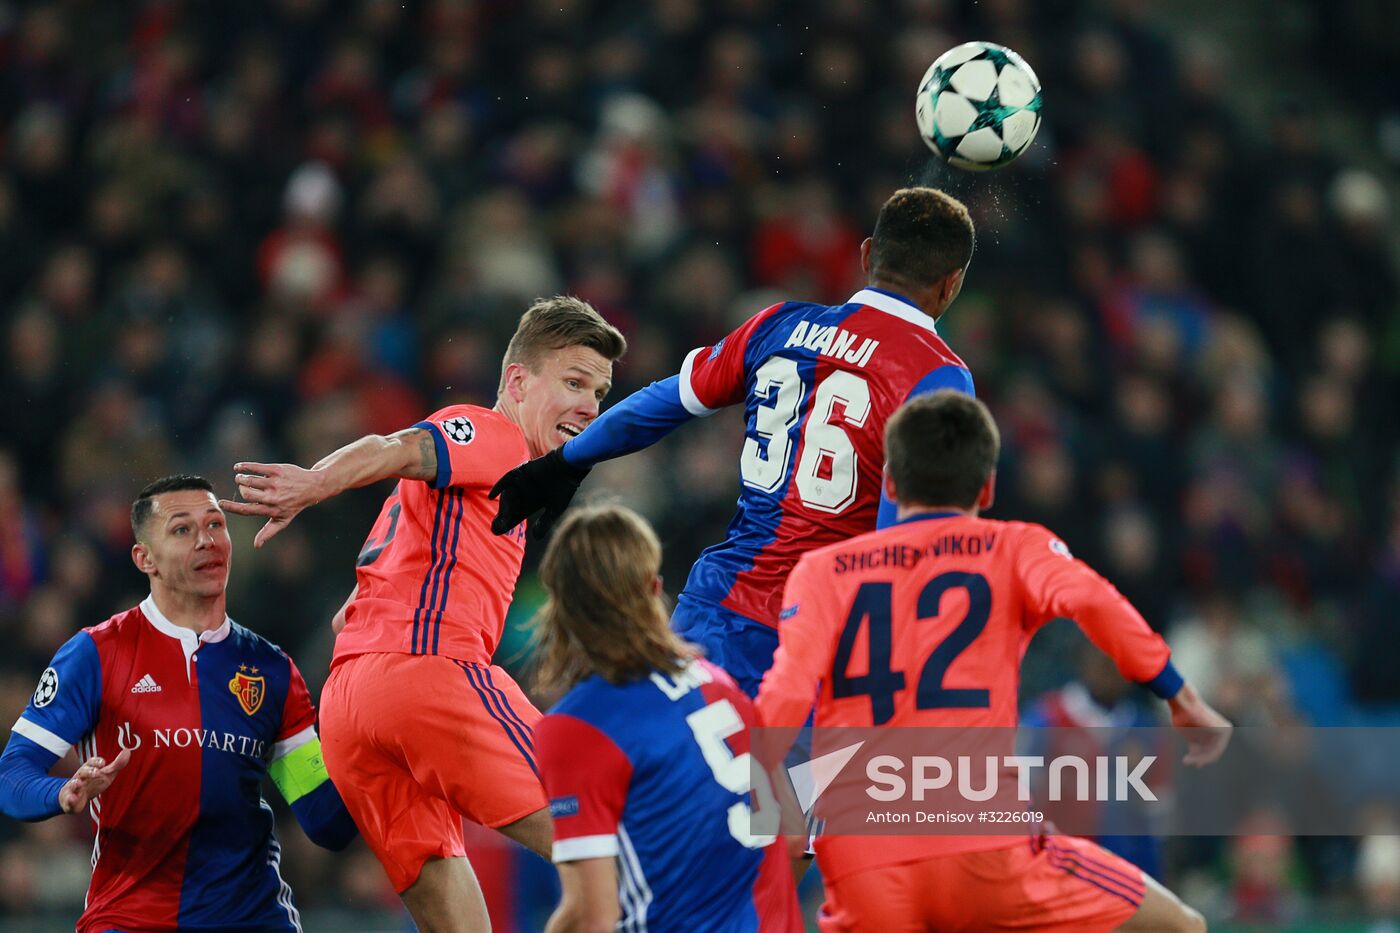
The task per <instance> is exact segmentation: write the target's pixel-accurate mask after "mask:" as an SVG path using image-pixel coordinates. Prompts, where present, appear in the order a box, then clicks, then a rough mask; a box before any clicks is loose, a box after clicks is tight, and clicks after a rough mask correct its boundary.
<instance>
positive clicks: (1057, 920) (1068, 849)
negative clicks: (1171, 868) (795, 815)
mask: <svg viewBox="0 0 1400 933" xmlns="http://www.w3.org/2000/svg"><path fill="white" fill-rule="evenodd" d="M826 891H827V899H826V903H825V904H824V905H823V906H822V912H821V917H820V921H821V929H822V931H823V933H905V931H909V933H915V931H918V933H922V931H924V930H939V931H940V933H942V931H948V933H951V931H957V930H1018V931H1022V933H1024V931H1027V930H1037V931H1063V933H1072V931H1092V930H1113V929H1116V928H1117V927H1118V926H1120V925H1121V924H1122V923H1123V922H1124V921H1126V920H1127V919H1128V918H1129V917H1131V916H1132V915H1133V914H1135V913H1136V912H1137V909H1138V905H1140V904H1141V903H1142V898H1143V895H1144V893H1145V885H1144V882H1143V877H1142V871H1141V869H1139V868H1137V867H1136V866H1134V865H1132V864H1131V863H1129V862H1127V861H1124V860H1123V859H1121V858H1119V857H1118V856H1116V855H1114V854H1112V853H1111V852H1108V851H1106V850H1104V849H1103V848H1101V847H1099V846H1098V845H1095V844H1094V843H1092V842H1089V841H1088V840H1086V839H1078V838H1075V837H1073V836H1040V837H1032V838H1030V839H1029V840H1028V844H1026V845H1014V846H1010V847H1008V848H1004V849H988V850H984V851H981V852H963V853H959V854H956V855H944V856H939V857H937V858H931V859H925V860H923V861H920V862H906V863H904V864H902V865H890V866H888V867H885V868H873V869H870V870H868V871H861V872H857V873H855V874H854V875H847V876H846V877H844V878H841V879H840V880H838V881H835V882H832V883H830V884H828V885H827V889H826Z"/></svg>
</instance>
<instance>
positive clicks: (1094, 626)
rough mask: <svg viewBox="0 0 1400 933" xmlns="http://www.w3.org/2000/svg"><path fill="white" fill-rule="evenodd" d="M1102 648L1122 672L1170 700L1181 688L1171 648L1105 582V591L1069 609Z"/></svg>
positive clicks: (1091, 638)
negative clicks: (1071, 609) (1172, 659)
mask: <svg viewBox="0 0 1400 933" xmlns="http://www.w3.org/2000/svg"><path fill="white" fill-rule="evenodd" d="M1068 615H1070V617H1071V618H1073V619H1074V620H1075V621H1076V622H1077V623H1078V624H1079V627H1080V628H1081V629H1082V630H1083V631H1084V634H1085V635H1087V636H1088V637H1089V640H1090V641H1092V642H1093V643H1094V644H1095V645H1097V646H1098V648H1099V650H1101V651H1103V652H1104V653H1105V654H1107V655H1108V656H1109V657H1110V658H1112V659H1113V662H1114V664H1116V665H1117V667H1118V671H1119V673H1121V674H1122V675H1123V676H1124V677H1125V678H1127V679H1128V680H1131V681H1133V682H1134V683H1138V684H1142V685H1143V686H1145V687H1147V688H1148V689H1149V690H1151V691H1152V692H1153V693H1155V694H1157V696H1159V697H1161V698H1162V699H1164V700H1169V699H1171V698H1172V697H1173V696H1175V695H1176V694H1177V692H1178V691H1179V690H1180V689H1181V686H1182V680H1181V675H1180V674H1179V673H1177V670H1176V667H1175V665H1173V664H1172V661H1171V649H1170V648H1168V647H1167V643H1166V642H1165V641H1163V640H1162V637H1161V636H1160V635H1158V634H1157V633H1156V632H1154V631H1152V628H1151V626H1149V625H1148V624H1147V621H1146V620H1145V619H1143V617H1142V615H1141V613H1139V612H1138V611H1137V610H1136V609H1134V608H1133V606H1132V604H1131V603H1129V602H1128V601H1127V600H1126V599H1125V598H1123V596H1122V594H1120V593H1119V592H1118V591H1117V590H1116V589H1114V588H1113V587H1112V586H1110V585H1109V584H1108V583H1107V582H1105V583H1104V584H1103V592H1102V593H1101V594H1099V595H1097V596H1095V597H1094V598H1089V599H1084V600H1081V601H1079V603H1078V605H1076V606H1075V607H1074V608H1073V611H1072V612H1071V613H1068Z"/></svg>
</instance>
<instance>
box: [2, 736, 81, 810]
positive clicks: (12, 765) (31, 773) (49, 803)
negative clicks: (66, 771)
mask: <svg viewBox="0 0 1400 933" xmlns="http://www.w3.org/2000/svg"><path fill="white" fill-rule="evenodd" d="M54 760H55V756H54V755H53V753H52V752H49V751H47V750H45V749H42V748H39V747H38V746H36V745H33V744H32V743H24V742H22V741H20V740H17V739H15V738H14V737H13V736H11V738H10V741H9V743H8V744H7V745H6V746H5V752H4V754H3V755H0V812H3V813H4V814H5V815H6V816H8V817H10V818H11V819H15V820H24V821H26V822H34V821H37V820H46V819H48V818H49V817H51V816H57V815H58V814H60V813H62V812H63V807H62V805H61V804H60V803H59V802H58V792H59V791H60V790H62V789H63V785H64V784H65V783H66V781H65V780H64V779H63V778H59V777H49V773H48V771H49V768H51V767H53V762H54ZM46 762H47V763H46Z"/></svg>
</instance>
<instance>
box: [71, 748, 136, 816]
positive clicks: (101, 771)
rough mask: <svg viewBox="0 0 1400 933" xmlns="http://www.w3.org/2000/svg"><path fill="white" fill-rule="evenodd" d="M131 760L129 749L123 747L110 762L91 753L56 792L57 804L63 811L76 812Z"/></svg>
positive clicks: (104, 788)
mask: <svg viewBox="0 0 1400 933" xmlns="http://www.w3.org/2000/svg"><path fill="white" fill-rule="evenodd" d="M129 761H131V749H129V748H124V749H122V750H121V753H120V754H119V755H117V757H116V758H113V759H112V760H111V762H108V761H107V759H105V758H103V757H102V756H101V755H93V756H92V757H91V758H89V759H88V760H87V761H85V762H83V765H82V767H80V768H79V769H78V770H77V771H76V772H75V773H74V775H73V776H72V777H71V778H69V779H68V783H67V784H64V785H63V787H62V788H60V789H59V792H58V805H59V806H60V807H62V808H63V812H64V813H77V812H78V811H79V810H82V809H83V808H84V807H86V806H87V805H88V803H90V802H91V801H92V798H94V797H96V796H97V795H98V794H100V793H102V792H103V791H104V790H106V789H107V788H109V787H111V786H112V781H113V780H114V779H115V778H116V776H117V774H118V772H120V771H121V769H122V768H125V767H126V764H127V762H129Z"/></svg>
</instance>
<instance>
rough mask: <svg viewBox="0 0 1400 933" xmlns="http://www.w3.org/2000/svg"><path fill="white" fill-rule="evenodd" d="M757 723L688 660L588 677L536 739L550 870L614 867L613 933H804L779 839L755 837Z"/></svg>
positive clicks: (723, 685)
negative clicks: (671, 666)
mask: <svg viewBox="0 0 1400 933" xmlns="http://www.w3.org/2000/svg"><path fill="white" fill-rule="evenodd" d="M756 723H757V719H756V715H755V713H754V707H753V702H752V701H751V700H750V699H749V698H748V697H747V696H745V695H744V694H743V693H742V692H741V691H740V690H739V688H738V687H737V686H735V684H734V681H733V680H731V679H730V677H729V675H727V674H726V673H724V671H722V670H720V669H719V668H718V667H716V666H715V665H713V664H710V663H709V662H707V661H693V662H691V663H690V664H688V665H687V666H686V668H685V669H684V670H682V671H681V672H680V673H678V674H675V675H667V674H663V673H661V672H659V671H658V672H653V673H652V674H651V675H650V676H649V677H646V678H641V679H638V680H634V681H632V682H630V683H625V684H612V683H608V682H607V681H605V680H603V679H602V678H601V677H598V676H596V675H595V676H593V677H590V678H588V679H587V680H584V681H583V682H581V683H579V684H578V685H577V686H575V687H574V688H573V689H572V690H571V691H569V693H568V694H567V695H566V696H565V697H564V698H563V699H562V700H560V701H559V703H558V705H556V706H555V707H554V708H553V709H552V710H550V712H549V714H548V715H547V716H545V717H544V718H543V719H541V720H540V722H539V724H538V725H537V726H536V727H535V749H536V751H537V752H538V753H539V764H540V776H541V778H542V779H543V781H544V786H545V790H546V792H547V793H548V794H549V798H550V801H549V809H550V815H551V816H552V817H553V819H554V861H555V862H557V863H563V862H573V861H579V860H582V859H591V858H616V859H617V869H618V901H619V904H620V906H621V908H622V918H621V920H620V921H619V922H618V925H617V928H618V929H619V930H628V931H635V933H645V931H651V933H666V931H677V933H679V931H685V933H702V931H710V933H720V931H723V933H800V931H801V930H803V929H804V927H803V924H802V919H801V914H800V911H799V909H798V904H797V896H796V893H795V890H794V885H793V881H792V872H791V869H790V867H789V863H788V859H787V853H786V850H785V845H784V843H783V841H782V840H781V839H778V838H776V837H773V836H767V837H754V836H752V835H750V833H749V829H750V825H749V823H750V819H749V816H750V812H749V803H750V798H749V790H750V781H751V771H752V769H751V767H750V758H749V756H750V750H749V730H750V729H751V728H752V727H753V726H754V725H756ZM760 773H761V772H760ZM769 796H770V797H771V792H770V793H769Z"/></svg>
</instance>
